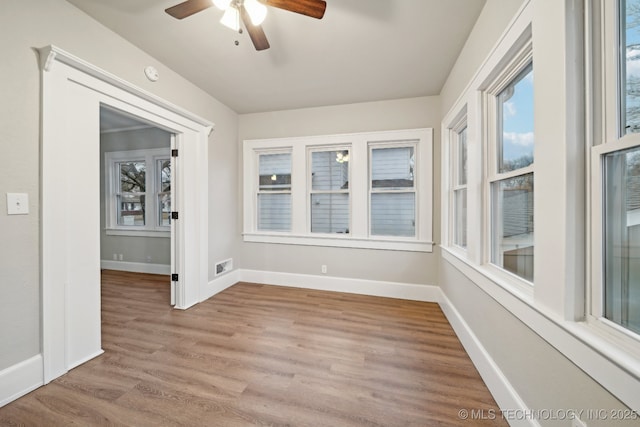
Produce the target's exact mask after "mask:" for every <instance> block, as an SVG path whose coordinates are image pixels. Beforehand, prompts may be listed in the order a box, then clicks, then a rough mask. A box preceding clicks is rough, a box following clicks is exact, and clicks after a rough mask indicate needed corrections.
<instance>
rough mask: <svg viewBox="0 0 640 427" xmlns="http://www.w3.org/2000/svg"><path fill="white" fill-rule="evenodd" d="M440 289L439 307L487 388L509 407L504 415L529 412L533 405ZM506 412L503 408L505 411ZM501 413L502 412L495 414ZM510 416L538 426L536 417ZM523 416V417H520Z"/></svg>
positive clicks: (518, 422)
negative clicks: (514, 385)
mask: <svg viewBox="0 0 640 427" xmlns="http://www.w3.org/2000/svg"><path fill="white" fill-rule="evenodd" d="M438 290H439V291H440V300H439V302H440V308H441V309H442V311H443V312H444V315H445V316H446V317H447V320H448V321H449V324H451V326H452V327H453V330H454V331H455V333H456V335H457V336H458V339H459V340H460V342H461V343H462V346H463V347H464V349H465V350H466V351H467V354H468V355H469V357H470V358H471V361H472V362H473V364H474V366H475V367H476V369H477V370H478V372H479V373H480V376H481V377H482V380H483V381H484V382H485V384H486V385H487V388H488V389H489V391H490V392H491V394H492V395H493V398H494V399H495V400H496V403H497V404H498V406H499V407H500V408H501V409H502V410H503V411H509V412H506V413H505V416H507V417H508V416H509V413H510V412H513V413H518V414H527V413H529V412H530V409H529V408H528V407H527V406H526V404H525V403H524V401H523V400H522V399H521V398H520V395H518V392H517V391H516V390H515V389H514V388H513V386H512V385H511V383H510V382H509V380H508V379H507V377H506V376H505V375H504V374H503V373H502V370H501V369H500V367H499V366H498V365H497V364H496V362H495V361H494V360H493V358H492V357H491V355H490V354H489V353H488V352H487V350H486V349H485V348H484V346H483V345H482V343H481V342H480V340H479V339H478V337H477V336H476V335H475V334H474V333H473V331H472V330H471V328H470V327H469V325H468V324H467V322H466V321H465V320H464V318H463V317H462V315H461V314H460V312H459V311H458V310H457V309H456V308H455V307H454V306H453V304H452V303H451V301H450V300H449V298H447V296H446V295H445V294H444V292H442V290H441V289H438ZM464 409H468V410H472V409H481V408H464ZM503 413H504V412H503ZM496 416H497V417H500V416H501V414H496ZM513 418H514V419H511V418H509V419H508V421H509V425H510V426H512V427H514V426H522V427H525V426H526V427H539V426H540V424H539V423H538V422H537V421H536V420H534V419H527V418H531V417H513ZM517 418H524V419H517Z"/></svg>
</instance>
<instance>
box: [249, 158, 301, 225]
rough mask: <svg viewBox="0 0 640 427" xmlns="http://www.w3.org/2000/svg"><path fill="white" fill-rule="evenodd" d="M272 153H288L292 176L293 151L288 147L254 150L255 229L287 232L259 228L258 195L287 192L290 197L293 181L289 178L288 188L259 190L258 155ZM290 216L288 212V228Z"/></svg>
mask: <svg viewBox="0 0 640 427" xmlns="http://www.w3.org/2000/svg"><path fill="white" fill-rule="evenodd" d="M274 154H276V155H277V154H289V155H290V157H291V158H290V162H291V170H292V171H291V176H293V153H292V152H291V150H290V149H282V148H276V149H273V150H271V149H265V150H259V151H257V152H256V155H255V162H256V166H255V170H256V172H257V173H256V174H255V175H254V177H253V180H254V182H255V189H254V192H255V196H254V206H255V210H256V215H255V224H254V226H255V229H256V230H259V231H261V232H269V233H288V232H289V231H286V230H260V228H259V217H260V215H259V212H258V207H259V205H260V203H259V202H258V200H259V198H260V195H261V194H271V195H273V194H289V196H290V197H291V194H292V185H293V183H292V182H291V180H290V185H289V190H275V191H266V190H261V189H260V156H262V155H267V156H268V155H274ZM291 217H292V214H291V213H290V214H289V218H290V221H289V230H291V227H292V224H291Z"/></svg>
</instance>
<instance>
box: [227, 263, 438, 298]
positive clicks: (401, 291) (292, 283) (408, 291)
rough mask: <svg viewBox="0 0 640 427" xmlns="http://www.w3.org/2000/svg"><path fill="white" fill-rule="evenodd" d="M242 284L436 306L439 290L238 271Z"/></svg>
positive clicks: (306, 275)
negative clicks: (401, 300) (434, 303)
mask: <svg viewBox="0 0 640 427" xmlns="http://www.w3.org/2000/svg"><path fill="white" fill-rule="evenodd" d="M239 279H240V281H243V282H251V283H260V284H264V285H276V286H288V287H293V288H304V289H315V290H320V291H333V292H346V293H350V294H361V295H372V296H378V297H387V298H398V299H407V300H413V301H425V302H438V299H439V296H440V288H438V287H437V286H432V285H426V284H424V285H422V284H420V285H418V284H410V283H398V282H384V281H378V280H365V279H351V278H347V277H333V276H317V275H312V274H293V273H279V272H274V271H258V270H240V272H239Z"/></svg>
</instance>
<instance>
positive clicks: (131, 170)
mask: <svg viewBox="0 0 640 427" xmlns="http://www.w3.org/2000/svg"><path fill="white" fill-rule="evenodd" d="M118 170H119V172H120V178H119V180H120V191H119V192H120V193H144V192H145V188H146V182H145V179H146V173H147V168H146V165H145V162H122V163H118Z"/></svg>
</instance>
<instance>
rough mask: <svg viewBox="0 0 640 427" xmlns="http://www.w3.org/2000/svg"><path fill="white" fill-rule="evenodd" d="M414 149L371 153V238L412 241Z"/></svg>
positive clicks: (387, 148) (384, 149) (374, 149)
mask: <svg viewBox="0 0 640 427" xmlns="http://www.w3.org/2000/svg"><path fill="white" fill-rule="evenodd" d="M415 150H416V148H415V145H413V144H412V145H405V146H395V147H391V146H384V147H379V146H376V145H373V146H372V147H371V150H370V169H371V179H370V191H371V195H370V205H369V206H370V215H369V217H370V232H371V235H372V236H398V237H415V235H416V188H415Z"/></svg>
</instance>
